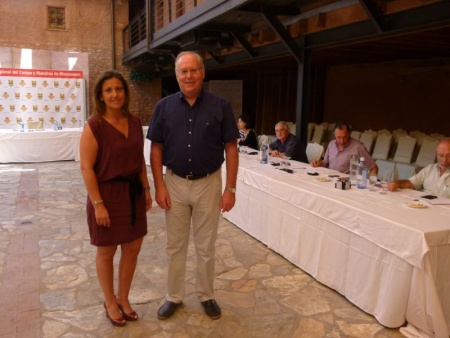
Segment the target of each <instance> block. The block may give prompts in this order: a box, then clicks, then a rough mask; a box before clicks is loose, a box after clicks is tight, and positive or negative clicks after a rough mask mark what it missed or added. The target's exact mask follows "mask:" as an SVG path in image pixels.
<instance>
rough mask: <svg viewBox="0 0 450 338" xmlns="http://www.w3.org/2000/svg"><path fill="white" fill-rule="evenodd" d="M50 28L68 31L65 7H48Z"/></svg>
mask: <svg viewBox="0 0 450 338" xmlns="http://www.w3.org/2000/svg"><path fill="white" fill-rule="evenodd" d="M47 13H48V28H50V29H61V30H65V29H66V9H65V8H64V7H50V6H49V7H47Z"/></svg>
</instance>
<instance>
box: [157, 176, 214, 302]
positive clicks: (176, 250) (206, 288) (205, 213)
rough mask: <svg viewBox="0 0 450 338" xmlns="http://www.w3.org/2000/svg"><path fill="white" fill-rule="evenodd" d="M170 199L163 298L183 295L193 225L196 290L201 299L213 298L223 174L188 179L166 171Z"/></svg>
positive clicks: (178, 297)
mask: <svg viewBox="0 0 450 338" xmlns="http://www.w3.org/2000/svg"><path fill="white" fill-rule="evenodd" d="M165 184H166V188H167V191H168V193H169V196H170V200H171V204H172V205H171V208H170V209H169V210H166V227H167V249H166V251H167V255H168V256H169V269H168V276H167V295H166V300H168V301H171V302H174V303H181V302H182V301H183V299H184V296H185V275H186V256H187V249H188V244H189V234H190V227H191V224H192V231H193V239H194V244H195V251H196V254H197V266H196V270H195V289H196V292H197V296H198V298H199V300H200V301H201V302H203V301H206V300H208V299H214V287H213V283H214V268H215V244H216V238H217V228H218V225H219V217H220V210H221V209H220V201H221V198H222V173H221V170H220V169H219V170H217V171H216V172H214V173H213V174H211V175H208V176H207V177H205V178H201V179H199V180H195V181H188V180H186V179H184V178H181V177H179V176H177V175H175V174H173V173H172V172H171V171H170V170H168V171H167V174H166V177H165Z"/></svg>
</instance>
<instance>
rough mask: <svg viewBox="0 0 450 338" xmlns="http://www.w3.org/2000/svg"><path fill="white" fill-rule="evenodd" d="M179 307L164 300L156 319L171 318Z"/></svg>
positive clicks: (178, 304) (177, 304)
mask: <svg viewBox="0 0 450 338" xmlns="http://www.w3.org/2000/svg"><path fill="white" fill-rule="evenodd" d="M180 305H181V303H174V302H171V301H168V300H166V302H165V303H164V304H163V306H161V307H160V308H159V310H158V319H167V318H170V317H172V316H173V314H174V313H175V311H176V309H177V308H178V307H179V306H180Z"/></svg>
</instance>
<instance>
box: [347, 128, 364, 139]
mask: <svg viewBox="0 0 450 338" xmlns="http://www.w3.org/2000/svg"><path fill="white" fill-rule="evenodd" d="M361 134H362V133H361V132H360V131H356V130H353V131H352V132H351V134H350V137H351V138H354V139H355V140H358V141H359V138H360V137H361Z"/></svg>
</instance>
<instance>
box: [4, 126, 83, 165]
mask: <svg viewBox="0 0 450 338" xmlns="http://www.w3.org/2000/svg"><path fill="white" fill-rule="evenodd" d="M81 132H82V128H64V129H62V130H52V129H46V130H41V131H38V130H36V131H28V130H25V131H24V132H19V131H17V130H10V129H0V163H11V162H50V161H64V160H79V146H80V136H81Z"/></svg>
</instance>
